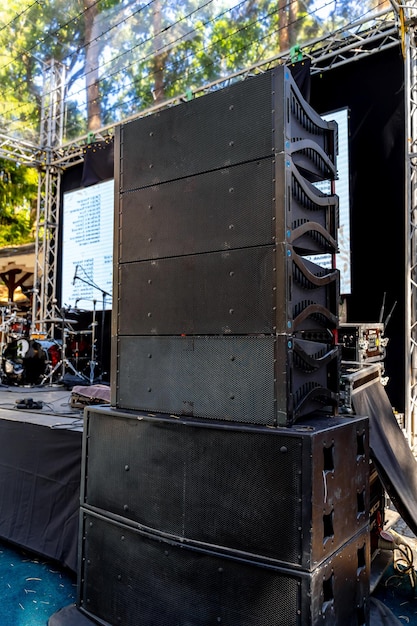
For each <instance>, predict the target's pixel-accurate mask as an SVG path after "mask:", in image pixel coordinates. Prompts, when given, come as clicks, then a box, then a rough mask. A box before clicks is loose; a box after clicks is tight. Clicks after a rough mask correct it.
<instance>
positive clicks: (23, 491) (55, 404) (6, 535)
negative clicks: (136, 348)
mask: <svg viewBox="0 0 417 626" xmlns="http://www.w3.org/2000/svg"><path fill="white" fill-rule="evenodd" d="M70 396H71V392H70V391H69V390H66V389H65V388H64V387H60V386H56V387H52V386H51V387H17V386H14V387H11V386H10V387H9V386H5V385H1V386H0V440H1V443H2V446H1V455H0V498H1V504H2V506H1V512H2V514H1V516H0V537H1V538H3V539H5V540H7V541H10V542H11V543H13V544H16V545H18V546H19V547H22V548H26V549H28V550H31V551H32V552H34V553H37V554H39V555H41V556H44V557H47V558H48V559H51V560H55V561H57V562H59V563H60V564H61V565H63V566H64V567H68V568H69V569H70V570H72V571H74V572H75V571H76V569H77V541H78V514H79V488H80V472H81V448H82V430H83V411H82V409H74V408H71V406H70Z"/></svg>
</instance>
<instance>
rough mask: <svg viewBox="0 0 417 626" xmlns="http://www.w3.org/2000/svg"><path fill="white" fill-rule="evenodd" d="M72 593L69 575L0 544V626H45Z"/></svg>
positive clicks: (73, 579)
mask: <svg viewBox="0 0 417 626" xmlns="http://www.w3.org/2000/svg"><path fill="white" fill-rule="evenodd" d="M76 591H77V585H76V577H75V574H73V572H70V571H67V570H63V569H61V568H60V566H59V565H56V564H54V563H50V562H48V561H45V560H44V559H43V558H42V557H37V556H35V555H33V554H30V553H27V552H25V551H22V550H20V549H19V548H15V547H14V546H11V545H10V544H7V543H2V542H0V598H1V608H0V624H1V626H46V625H47V624H48V619H49V617H51V615H53V614H54V613H55V612H56V611H57V610H59V609H60V608H62V607H64V606H67V605H68V604H71V603H73V602H75V599H76Z"/></svg>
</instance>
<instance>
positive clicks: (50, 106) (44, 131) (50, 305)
mask: <svg viewBox="0 0 417 626" xmlns="http://www.w3.org/2000/svg"><path fill="white" fill-rule="evenodd" d="M64 95H65V67H64V66H63V65H62V64H60V63H57V62H56V61H53V60H52V61H50V62H49V63H47V64H45V65H44V66H43V94H42V111H41V129H40V151H41V154H42V157H43V158H42V160H41V161H40V163H39V164H38V203H37V217H36V223H37V230H36V233H37V236H36V245H35V270H34V278H33V286H34V293H33V310H32V320H33V322H32V323H33V325H36V328H37V330H38V331H39V332H45V330H46V325H47V324H48V323H52V324H53V321H52V320H54V319H55V318H56V317H57V311H56V304H57V298H56V279H57V268H58V234H59V212H60V211H59V210H60V183H61V174H62V172H61V170H60V168H58V167H57V166H56V165H54V164H53V155H54V151H55V150H57V149H58V148H59V147H60V146H61V145H62V138H63V120H64ZM52 334H53V328H52Z"/></svg>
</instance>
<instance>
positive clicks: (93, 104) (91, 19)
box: [84, 0, 102, 131]
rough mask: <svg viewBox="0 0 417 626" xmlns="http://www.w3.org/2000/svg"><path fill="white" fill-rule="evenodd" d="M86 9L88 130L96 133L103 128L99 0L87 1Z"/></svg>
mask: <svg viewBox="0 0 417 626" xmlns="http://www.w3.org/2000/svg"><path fill="white" fill-rule="evenodd" d="M85 7H86V11H85V14H84V15H85V44H86V60H85V76H86V78H85V80H86V89H87V128H88V130H89V131H94V130H98V129H99V128H101V126H102V123H101V106H100V89H99V73H98V60H99V52H100V46H99V43H98V40H97V35H98V32H97V31H98V29H97V19H96V18H97V15H98V9H97V7H98V3H97V0H85Z"/></svg>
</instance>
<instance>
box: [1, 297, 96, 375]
mask: <svg viewBox="0 0 417 626" xmlns="http://www.w3.org/2000/svg"><path fill="white" fill-rule="evenodd" d="M68 313H69V311H68V310H61V311H60V314H61V315H62V316H60V317H57V318H51V319H48V320H47V321H48V323H50V324H51V325H52V326H53V328H54V329H55V330H57V331H58V333H57V334H59V338H58V339H55V338H50V337H48V335H47V334H46V333H41V332H37V328H36V327H35V328H33V327H32V321H31V318H30V315H29V314H27V315H26V316H24V315H22V314H21V313H20V314H19V312H18V311H16V310H15V311H13V310H12V309H11V308H10V307H0V315H1V323H0V352H1V362H0V364H1V367H0V375H1V381H2V383H3V384H7V385H28V386H31V385H46V384H56V383H59V382H62V380H63V378H64V376H65V375H66V374H67V373H69V372H71V373H72V375H73V376H75V377H76V378H77V379H79V380H80V384H89V383H92V382H93V381H92V378H94V376H95V370H96V367H97V361H96V359H95V352H96V338H95V326H96V323H95V321H94V320H93V323H92V324H90V325H89V326H90V327H89V328H88V329H86V330H81V331H78V330H76V329H75V327H76V326H77V325H78V323H79V322H78V320H76V319H71V318H70V317H68ZM83 381H84V383H83Z"/></svg>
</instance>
